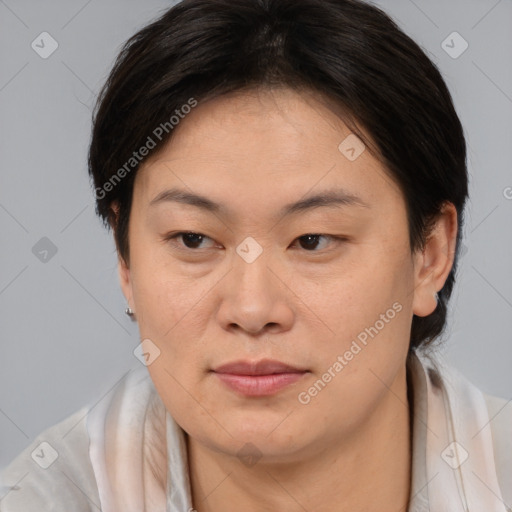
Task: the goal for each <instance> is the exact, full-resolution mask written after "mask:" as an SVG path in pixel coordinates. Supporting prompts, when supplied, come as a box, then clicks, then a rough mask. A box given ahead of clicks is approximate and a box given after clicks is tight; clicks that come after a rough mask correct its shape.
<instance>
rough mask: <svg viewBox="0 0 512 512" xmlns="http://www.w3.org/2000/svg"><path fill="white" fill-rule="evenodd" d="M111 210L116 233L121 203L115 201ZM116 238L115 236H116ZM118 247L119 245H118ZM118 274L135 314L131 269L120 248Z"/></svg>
mask: <svg viewBox="0 0 512 512" xmlns="http://www.w3.org/2000/svg"><path fill="white" fill-rule="evenodd" d="M110 207H111V209H112V212H113V214H112V216H111V218H110V226H111V227H112V230H113V231H114V235H115V231H116V226H117V219H118V216H119V203H118V202H117V201H113V202H112V203H111V206H110ZM114 238H115V236H114ZM116 247H117V243H116ZM117 272H118V275H119V282H120V284H121V290H122V292H123V295H124V298H125V299H126V303H127V305H128V306H129V307H130V308H131V309H132V311H133V312H135V309H134V305H133V292H132V281H131V275H130V268H129V266H128V264H127V263H126V261H125V260H124V258H123V257H122V256H121V254H120V252H119V247H117Z"/></svg>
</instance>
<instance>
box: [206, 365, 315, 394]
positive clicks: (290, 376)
mask: <svg viewBox="0 0 512 512" xmlns="http://www.w3.org/2000/svg"><path fill="white" fill-rule="evenodd" d="M212 371H213V373H214V374H215V375H216V376H217V377H218V378H219V380H220V381H221V382H222V383H223V384H225V385H226V386H227V387H228V388H230V389H231V390H233V391H236V392H237V393H240V394H242V395H244V396H269V395H273V394H275V393H277V392H278V391H281V390H282V389H284V388H286V387H288V386H290V385H292V384H294V383H295V382H297V381H299V380H300V379H302V378H303V377H304V375H306V374H307V373H309V372H308V370H306V369H303V368H296V367H293V366H290V365H288V364H285V363H282V362H280V361H273V360H269V359H264V360H261V361H255V362H251V361H234V362H232V363H227V364H224V365H221V366H219V367H217V368H215V369H214V370H212Z"/></svg>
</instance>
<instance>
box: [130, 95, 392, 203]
mask: <svg viewBox="0 0 512 512" xmlns="http://www.w3.org/2000/svg"><path fill="white" fill-rule="evenodd" d="M338 114H339V112H333V110H332V108H331V105H329V104H327V103H326V102H325V101H324V100H323V98H322V97H320V96H319V95H315V93H312V92H309V91H306V92H303V93H298V92H296V91H293V90H290V89H277V90H255V91H249V92H244V93H233V94H229V95H225V96H221V97H218V98H215V99H213V100H210V101H208V102H206V103H203V104H200V105H198V106H197V107H195V108H194V109H193V110H192V111H191V112H190V114H187V115H186V116H184V118H183V119H182V120H181V121H180V123H179V125H178V126H177V127H175V130H174V131H173V134H172V138H171V139H170V141H169V142H168V143H167V144H166V146H164V147H163V148H162V149H160V150H159V152H158V153H157V155H156V156H151V155H150V157H149V159H148V160H147V161H146V162H145V163H144V164H143V165H142V166H141V168H140V169H139V172H138V174H137V178H136V187H135V188H136V192H137V193H138V194H139V195H142V196H143V197H144V201H145V202H147V203H148V202H151V201H153V200H154V199H155V197H156V195H158V194H162V193H163V192H164V190H165V189H169V188H175V187H176V186H179V187H180V188H181V189H188V191H189V192H190V193H191V194H194V193H195V194H197V195H203V196H209V197H211V196H214V197H217V198H218V200H219V201H220V202H222V201H225V200H226V198H228V197H229V198H231V199H232V200H233V201H234V202H235V203H236V202H238V203H239V204H240V206H243V205H244V204H245V205H247V204H249V203H248V202H247V201H248V200H249V199H251V198H252V197H253V196H254V195H255V194H258V195H262V194H263V195H264V197H263V198H262V199H263V201H262V203H263V204H264V205H266V206H269V205H271V204H273V203H274V202H276V201H277V203H281V206H282V204H287V203H289V202H290V201H291V200H292V199H298V198H300V197H302V196H305V195H306V194H309V193H311V194H312V193H314V192H315V190H326V189H333V188H341V189H343V190H344V191H345V192H346V193H347V194H349V195H350V194H351V195H353V196H358V197H360V198H361V199H362V200H363V201H365V202H368V203H370V202H372V201H374V200H375V199H377V197H378V196H382V195H383V194H385V193H386V192H389V193H390V194H395V195H396V193H397V192H398V187H397V186H396V184H395V183H394V182H393V181H392V180H391V178H390V177H389V175H388V173H387V172H386V170H385V168H384V167H383V165H382V164H381V163H380V161H378V160H377V159H376V158H375V157H374V156H373V155H372V154H371V153H370V152H369V151H368V150H367V148H366V147H365V145H364V144H363V143H362V141H361V140H360V139H359V138H358V137H356V136H355V135H354V134H352V133H351V130H350V129H349V127H348V126H347V125H346V124H345V123H344V122H343V121H342V120H341V119H340V117H339V116H338ZM277 203H276V205H277Z"/></svg>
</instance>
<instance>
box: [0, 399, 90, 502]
mask: <svg viewBox="0 0 512 512" xmlns="http://www.w3.org/2000/svg"><path fill="white" fill-rule="evenodd" d="M87 414H88V408H87V407H84V408H82V409H80V410H79V411H77V412H75V413H74V414H72V415H71V416H69V417H68V418H66V419H65V420H63V421H61V422H60V423H57V424H56V425H54V426H52V427H50V428H48V429H46V430H45V431H43V432H42V433H41V434H39V435H38V436H37V438H36V439H35V440H34V441H33V442H32V443H31V444H30V445H29V446H28V447H27V448H25V449H24V450H23V451H22V452H21V453H20V454H19V455H18V456H17V457H16V458H15V459H14V460H13V461H12V462H11V463H10V464H9V466H8V467H7V468H6V469H4V470H3V471H2V473H1V474H0V511H1V512H36V511H37V512H41V511H42V510H52V511H55V512H61V511H62V512H64V511H69V510H73V511H77V512H89V511H93V510H94V511H97V510H99V506H98V505H99V498H98V491H97V487H96V481H95V477H94V472H93V469H92V466H91V462H90V458H89V436H88V434H87V426H86V421H87Z"/></svg>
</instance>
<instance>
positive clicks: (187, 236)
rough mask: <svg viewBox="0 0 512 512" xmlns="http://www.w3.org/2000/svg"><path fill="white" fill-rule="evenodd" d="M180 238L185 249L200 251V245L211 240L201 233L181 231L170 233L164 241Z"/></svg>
mask: <svg viewBox="0 0 512 512" xmlns="http://www.w3.org/2000/svg"><path fill="white" fill-rule="evenodd" d="M178 238H181V239H182V241H183V245H184V246H185V248H186V249H202V248H204V246H203V247H201V243H202V242H204V241H205V240H211V238H209V237H207V236H206V235H203V234H201V233H194V232H192V231H181V232H179V233H174V234H173V233H171V234H169V235H167V236H166V237H165V240H167V241H171V240H175V239H178ZM173 243H174V242H173Z"/></svg>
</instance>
